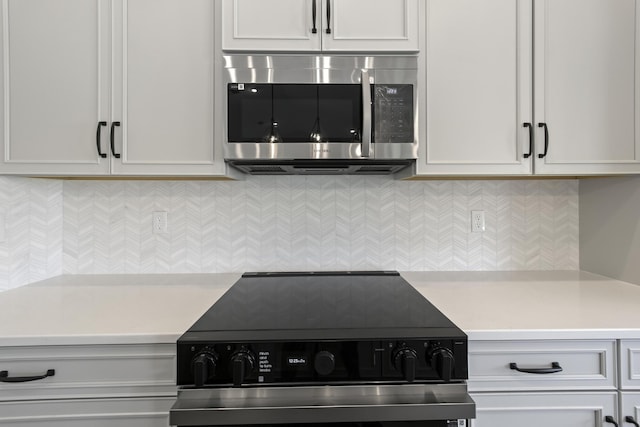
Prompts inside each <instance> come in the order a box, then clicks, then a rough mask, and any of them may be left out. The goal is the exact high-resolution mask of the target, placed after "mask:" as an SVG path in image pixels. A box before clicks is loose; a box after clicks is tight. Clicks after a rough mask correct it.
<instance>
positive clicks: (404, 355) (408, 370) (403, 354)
mask: <svg viewBox="0 0 640 427" xmlns="http://www.w3.org/2000/svg"><path fill="white" fill-rule="evenodd" d="M417 360H418V355H417V354H416V351H415V350H413V349H411V348H409V347H405V346H402V347H400V348H399V349H397V350H396V351H395V352H394V353H393V366H394V367H395V368H396V370H398V371H400V372H402V376H403V377H404V379H405V380H407V381H409V382H413V381H414V380H415V379H416V362H417Z"/></svg>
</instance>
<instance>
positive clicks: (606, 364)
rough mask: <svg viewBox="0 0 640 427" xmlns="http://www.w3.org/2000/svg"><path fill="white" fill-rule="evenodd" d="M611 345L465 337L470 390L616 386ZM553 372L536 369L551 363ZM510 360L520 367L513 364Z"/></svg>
mask: <svg viewBox="0 0 640 427" xmlns="http://www.w3.org/2000/svg"><path fill="white" fill-rule="evenodd" d="M615 361H616V345H615V341H614V340H598V341H595V340H594V341H568V340H562V341H561V340H558V341H473V342H469V390H472V391H500V390H586V389H605V390H609V389H615V388H616V375H615V372H616V371H615ZM554 363H557V366H558V367H559V368H561V369H562V370H561V371H560V372H555V373H536V372H540V370H543V369H549V368H552V367H553V364H554ZM512 364H515V366H514V367H517V368H519V369H522V370H531V371H533V372H519V371H517V370H515V369H512V368H511V366H512Z"/></svg>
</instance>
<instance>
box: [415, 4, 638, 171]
mask: <svg viewBox="0 0 640 427" xmlns="http://www.w3.org/2000/svg"><path fill="white" fill-rule="evenodd" d="M639 3H640V0H516V1H512V0H482V1H474V0H427V7H426V15H425V37H426V44H425V46H426V47H425V49H424V54H423V58H422V59H423V61H424V63H423V64H424V70H425V71H424V73H423V74H422V76H421V78H422V79H423V80H422V81H423V82H424V83H425V84H424V86H425V87H423V88H421V90H422V92H421V94H422V96H421V98H422V99H421V106H422V107H421V110H422V111H424V113H421V114H422V116H421V121H420V123H421V124H424V126H423V127H422V129H421V138H420V159H419V160H418V164H417V169H416V171H417V173H418V174H424V175H528V174H532V173H534V174H540V175H591V174H616V173H638V172H640V136H639V132H638V131H639V130H640V114H639V113H638V112H639V111H640V104H639V102H640V66H637V65H636V64H637V63H638V52H639V51H638V49H639V48H640V43H639V41H640V27H639V24H640V4H639ZM534 10H535V16H534ZM532 25H533V28H532ZM534 46H535V51H534ZM638 65H640V64H638ZM534 76H535V77H534ZM534 88H535V92H534ZM534 106H535V110H534Z"/></svg>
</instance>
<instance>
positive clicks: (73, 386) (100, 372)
mask: <svg viewBox="0 0 640 427" xmlns="http://www.w3.org/2000/svg"><path fill="white" fill-rule="evenodd" d="M175 358H176V353H175V345H174V344H120V345H116V344H114V345H66V346H63V345H58V346H18V347H0V426H4V425H7V426H20V427H45V426H46V427H58V426H59V427H62V426H65V427H66V426H71V427H75V426H78V427H80V426H82V427H107V426H109V427H125V426H126V427H166V426H168V425H169V409H170V408H171V405H172V404H173V402H174V401H175V398H176V394H177V390H176V386H175V384H176V374H175V367H176V360H175Z"/></svg>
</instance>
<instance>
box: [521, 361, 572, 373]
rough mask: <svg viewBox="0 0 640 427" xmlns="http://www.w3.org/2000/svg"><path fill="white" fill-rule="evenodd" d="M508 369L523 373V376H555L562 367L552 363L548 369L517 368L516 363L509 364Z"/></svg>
mask: <svg viewBox="0 0 640 427" xmlns="http://www.w3.org/2000/svg"><path fill="white" fill-rule="evenodd" d="M509 369H513V370H514V371H518V372H524V373H525V374H555V373H556V372H562V366H560V364H559V363H558V362H552V363H551V367H550V368H518V364H517V363H509Z"/></svg>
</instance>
